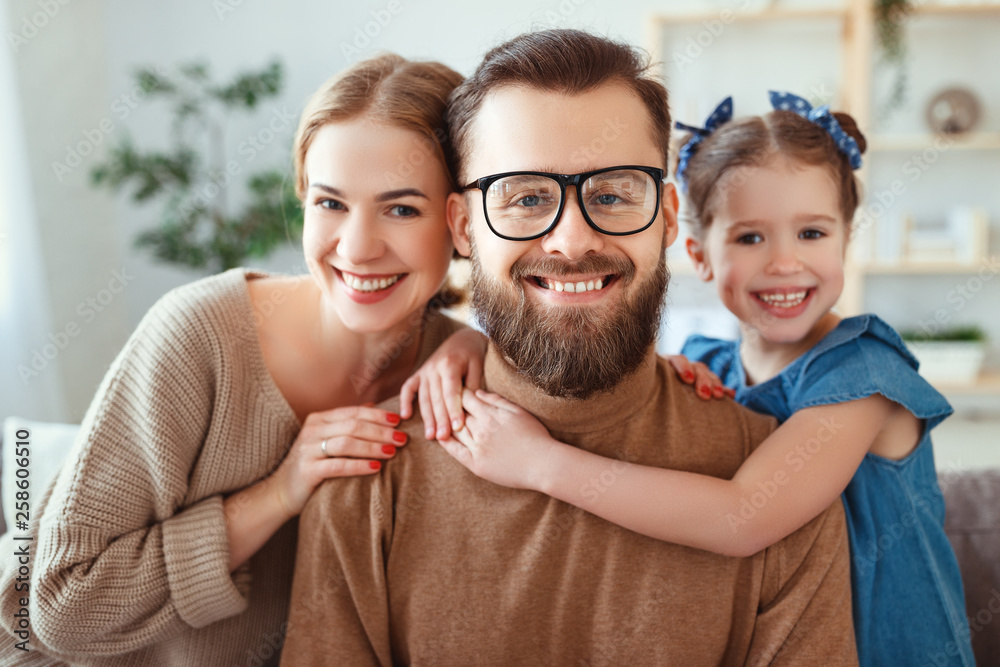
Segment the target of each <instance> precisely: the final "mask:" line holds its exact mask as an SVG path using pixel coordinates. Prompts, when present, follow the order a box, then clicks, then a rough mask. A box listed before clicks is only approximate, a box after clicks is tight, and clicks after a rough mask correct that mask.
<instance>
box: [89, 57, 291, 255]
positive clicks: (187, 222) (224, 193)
mask: <svg viewBox="0 0 1000 667" xmlns="http://www.w3.org/2000/svg"><path fill="white" fill-rule="evenodd" d="M161 72H162V70H159V71H158V70H154V69H152V68H146V69H142V70H139V71H138V72H137V73H136V75H135V78H136V82H137V84H138V85H139V86H140V87H141V88H142V90H144V91H145V92H146V95H147V98H149V99H154V98H159V99H161V100H162V101H164V102H166V103H168V104H169V105H170V106H171V113H172V115H173V123H172V125H171V131H170V143H169V146H168V148H167V149H166V150H154V149H148V150H146V149H140V148H138V147H136V146H135V145H134V144H133V142H132V140H131V139H130V138H129V137H128V136H127V135H126V136H125V137H124V138H123V139H121V140H120V141H119V142H118V143H117V144H116V145H114V146H112V147H111V148H110V150H109V153H108V155H107V158H106V160H105V161H104V162H102V163H100V164H98V165H97V166H95V167H94V168H93V169H92V170H91V180H92V182H93V184H94V185H95V186H97V187H107V188H110V189H111V190H112V191H115V192H117V191H119V190H121V189H123V188H126V187H131V188H132V191H131V198H132V200H133V201H135V202H138V203H148V202H152V201H154V200H158V201H160V202H161V203H162V212H161V215H160V221H159V224H158V225H157V226H156V227H155V228H153V229H151V230H148V231H145V232H143V233H142V234H140V235H139V236H138V238H137V239H136V245H137V246H138V247H141V248H145V249H148V250H149V251H151V252H152V254H153V255H154V256H155V257H156V258H157V259H160V260H162V261H164V262H169V263H173V264H179V265H182V266H187V267H191V268H196V269H209V270H211V271H222V270H226V269H230V268H233V267H236V266H239V265H241V264H242V263H243V262H244V260H245V259H246V258H248V257H263V256H266V255H267V254H269V253H270V252H271V251H272V250H274V249H275V248H276V247H277V246H278V245H279V244H281V243H284V242H287V241H291V240H292V237H293V236H297V235H298V234H299V233H300V232H301V229H302V213H301V208H300V205H299V201H298V199H297V198H296V196H295V192H294V185H293V183H292V179H291V178H290V177H289V176H288V175H287V174H286V173H283V172H281V171H275V170H271V171H261V172H255V173H245V169H244V167H245V164H246V163H247V162H249V161H250V159H247V157H246V156H247V155H249V154H250V153H249V152H246V153H244V151H243V148H242V144H241V150H240V152H241V154H243V158H242V160H238V159H228V160H227V159H226V155H225V150H224V146H225V143H224V128H225V125H226V121H227V120H228V119H229V118H230V117H231V115H232V114H234V113H239V112H244V113H245V112H250V111H253V110H255V109H257V107H259V106H260V105H261V103H262V102H263V101H265V100H267V99H269V98H272V97H274V96H275V95H277V94H278V92H280V90H281V86H282V80H283V71H282V67H281V64H280V63H279V62H277V61H275V62H271V63H270V64H269V65H267V66H266V67H265V68H264V69H262V70H260V71H257V72H245V73H242V74H239V75H238V76H236V77H235V79H233V80H232V81H230V82H229V83H226V84H216V83H214V82H212V81H211V80H210V77H209V72H208V67H207V66H206V65H205V64H203V63H188V64H185V65H182V66H180V67H179V68H177V71H176V73H173V74H163V73H161ZM274 115H278V114H274ZM281 120H282V122H284V123H285V125H286V126H287V125H288V123H290V122H294V121H293V120H289V118H288V117H287V114H284V113H282V114H281ZM265 127H266V125H265ZM273 127H274V125H273V124H271V128H272V129H270V130H264V129H262V130H261V132H260V136H262V137H263V138H266V137H268V136H270V138H271V140H273V138H274V136H275V133H274V130H273ZM267 131H270V134H269V135H267V134H265V132H267ZM259 143H261V142H259V141H258V145H259ZM249 150H254V153H253V155H254V156H255V155H256V148H248V149H247V151H249ZM237 183H243V184H245V187H246V189H247V191H248V197H247V201H246V202H245V204H244V205H243V207H242V208H241V210H240V211H239V212H237V213H235V214H233V213H231V212H230V206H229V203H228V199H229V195H230V194H231V192H232V189H233V186H234V185H235V184H237Z"/></svg>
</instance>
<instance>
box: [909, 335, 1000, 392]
mask: <svg viewBox="0 0 1000 667" xmlns="http://www.w3.org/2000/svg"><path fill="white" fill-rule="evenodd" d="M900 335H901V336H902V337H903V340H904V341H905V342H906V346H907V348H909V350H910V352H912V353H913V356H915V357H916V358H917V361H919V362H920V374H921V375H923V376H924V377H925V378H926V379H927V380H928V381H930V382H938V383H942V384H971V383H973V382H975V381H976V378H977V377H978V376H979V371H980V370H981V369H982V366H983V359H984V358H985V356H986V334H985V333H984V332H983V330H982V329H980V328H979V327H977V326H962V327H951V328H947V329H938V330H934V331H926V330H921V331H917V330H910V331H903V332H901V334H900Z"/></svg>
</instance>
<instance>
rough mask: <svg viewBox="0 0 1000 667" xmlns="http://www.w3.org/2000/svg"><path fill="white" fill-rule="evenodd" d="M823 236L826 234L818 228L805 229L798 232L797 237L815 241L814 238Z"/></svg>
mask: <svg viewBox="0 0 1000 667" xmlns="http://www.w3.org/2000/svg"><path fill="white" fill-rule="evenodd" d="M824 236H826V234H824V233H823V232H821V231H820V230H818V229H807V230H805V231H803V232H802V233H800V234H799V238H801V239H806V240H808V241H815V240H816V239H821V238H823V237H824Z"/></svg>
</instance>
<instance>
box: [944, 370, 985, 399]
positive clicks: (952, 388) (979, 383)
mask: <svg viewBox="0 0 1000 667" xmlns="http://www.w3.org/2000/svg"><path fill="white" fill-rule="evenodd" d="M934 388H935V389H937V390H938V391H940V392H941V393H942V394H945V395H952V396H957V395H963V396H965V395H982V394H988V395H992V394H1000V371H986V372H984V373H980V374H979V378H977V379H976V381H975V382H973V383H971V384H947V383H944V382H935V383H934Z"/></svg>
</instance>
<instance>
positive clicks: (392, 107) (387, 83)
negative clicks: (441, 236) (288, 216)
mask: <svg viewBox="0 0 1000 667" xmlns="http://www.w3.org/2000/svg"><path fill="white" fill-rule="evenodd" d="M461 82H462V75H461V74H459V73H458V72H456V71H455V70H453V69H451V68H450V67H448V66H447V65H442V64H441V63H436V62H413V61H409V60H406V59H405V58H402V57H401V56H397V55H395V54H385V55H381V56H377V57H375V58H371V59H369V60H364V61H362V62H359V63H356V64H355V65H352V66H351V67H349V68H347V69H346V70H344V71H343V72H341V73H339V74H337V75H336V76H334V77H332V78H331V79H329V80H328V81H327V82H326V83H324V84H323V85H322V86H320V89H319V90H318V91H316V93H315V94H313V96H312V98H311V99H310V100H309V103H308V104H307V105H306V108H305V110H304V111H303V112H302V119H301V120H300V121H299V129H298V131H297V132H296V133H295V145H294V160H295V193H296V194H297V195H298V196H299V199H303V198H304V197H305V193H306V189H307V188H308V186H309V183H308V176H307V174H306V171H305V161H306V153H307V152H308V151H309V146H311V145H312V141H313V138H314V137H315V136H316V133H317V132H318V131H319V129H320V128H321V127H323V126H324V125H326V124H328V123H334V122H337V121H346V120H351V119H354V118H356V117H358V116H360V115H361V114H364V115H365V116H366V117H368V118H371V119H372V120H375V121H380V122H384V123H386V124H388V125H394V126H397V127H401V128H403V129H406V130H413V131H415V132H417V133H419V134H421V135H423V136H424V137H426V138H427V140H428V141H429V142H430V145H431V146H432V147H433V150H434V153H435V154H436V155H437V157H438V159H440V160H441V164H442V165H444V166H445V167H446V168H447V169H448V173H449V177H450V179H451V183H452V185H453V186H454V183H455V179H454V175H453V174H454V170H453V169H452V164H451V163H450V159H449V156H448V152H446V151H445V150H444V143H445V142H446V141H447V138H448V130H447V128H446V127H445V118H444V116H445V110H446V109H447V106H448V96H449V95H451V91H452V90H454V89H455V87H456V86H458V84H460V83H461Z"/></svg>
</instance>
